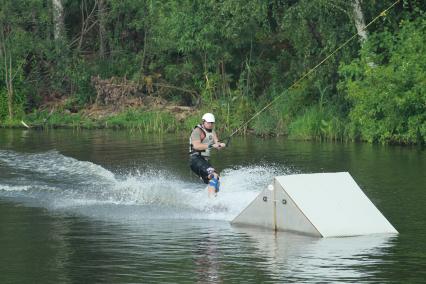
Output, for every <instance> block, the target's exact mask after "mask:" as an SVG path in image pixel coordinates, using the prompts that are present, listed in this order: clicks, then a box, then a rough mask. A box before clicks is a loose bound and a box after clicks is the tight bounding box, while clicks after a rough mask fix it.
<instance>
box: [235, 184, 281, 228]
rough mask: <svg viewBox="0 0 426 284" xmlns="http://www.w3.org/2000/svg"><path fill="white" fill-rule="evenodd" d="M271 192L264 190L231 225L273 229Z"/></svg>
mask: <svg viewBox="0 0 426 284" xmlns="http://www.w3.org/2000/svg"><path fill="white" fill-rule="evenodd" d="M272 194H273V192H272V191H270V190H268V189H267V188H265V189H264V190H262V192H261V193H260V194H259V195H258V196H257V197H256V198H255V199H254V200H253V201H252V202H251V203H250V204H249V206H247V207H246V209H244V210H243V211H242V212H241V213H240V214H239V215H238V216H237V217H236V218H235V219H234V220H233V221H232V222H231V223H232V224H234V223H235V224H240V225H255V226H258V227H263V228H268V229H274V208H273V196H272Z"/></svg>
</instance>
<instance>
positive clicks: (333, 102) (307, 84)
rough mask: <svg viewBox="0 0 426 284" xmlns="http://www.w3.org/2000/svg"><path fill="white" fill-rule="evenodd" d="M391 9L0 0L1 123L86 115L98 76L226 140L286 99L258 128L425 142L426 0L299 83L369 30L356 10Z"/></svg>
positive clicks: (249, 0)
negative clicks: (194, 112)
mask: <svg viewBox="0 0 426 284" xmlns="http://www.w3.org/2000/svg"><path fill="white" fill-rule="evenodd" d="M393 2H394V1H393V0H385V1H364V2H361V1H360V0H352V1H344V0H267V1H255V0H202V1H201V0H182V1H171V0H165V1H153V0H141V1H120V0H76V1H71V0H13V1H12V0H1V5H0V63H1V64H0V79H1V80H0V120H1V121H3V122H5V121H7V120H9V121H10V120H13V119H15V120H16V119H20V118H23V117H24V116H26V118H27V117H28V118H31V117H33V118H34V117H38V116H39V115H38V114H37V112H40V111H41V109H43V108H44V106H45V105H46V103H47V102H49V101H52V100H55V99H61V100H62V101H64V100H65V101H66V108H69V109H72V111H73V112H76V111H79V110H82V109H84V108H87V107H88V106H89V105H92V104H93V103H94V102H95V100H96V90H95V88H94V86H93V81H92V78H93V77H95V76H99V77H100V78H102V79H109V78H112V77H117V78H126V80H129V81H131V82H135V84H138V85H139V86H144V87H143V88H141V91H140V92H139V93H138V94H137V95H138V96H147V95H150V96H157V97H162V98H163V99H166V100H168V101H169V102H173V103H175V104H179V105H188V106H195V107H196V108H197V109H199V110H200V111H206V110H209V111H212V112H214V113H215V114H217V116H218V117H219V121H220V122H221V123H220V124H221V125H222V128H223V130H225V131H228V132H230V131H232V130H234V129H236V128H237V127H239V126H240V125H241V124H242V123H243V122H245V121H247V120H248V119H249V118H250V117H251V116H252V115H253V114H254V113H256V112H257V111H259V110H260V109H262V108H263V106H264V105H266V104H267V103H268V102H270V101H271V100H273V99H274V98H275V97H276V96H280V99H279V100H277V102H276V103H275V104H273V105H272V106H271V108H269V109H268V110H267V111H266V112H263V113H262V114H261V115H260V116H259V117H258V118H257V119H255V120H253V121H252V122H251V123H250V124H249V126H248V128H249V129H253V130H254V131H255V133H257V134H259V135H269V134H275V135H289V136H290V137H294V138H297V139H332V140H345V139H360V140H366V141H372V142H376V141H377V142H384V143H388V142H397V143H423V142H424V140H425V137H426V126H425V108H426V103H425V90H426V87H425V81H424V78H425V76H424V75H425V72H426V65H425V59H426V58H425V55H424V54H426V53H425V47H424V39H425V38H426V34H425V22H424V20H423V19H424V16H425V14H424V11H425V10H426V3H425V2H424V1H422V0H412V1H409V0H401V1H400V3H398V4H397V5H396V6H395V7H394V8H393V9H391V10H390V11H389V12H388V13H387V14H386V15H382V17H381V18H380V19H379V20H378V21H377V22H375V23H374V24H373V25H371V26H370V27H369V28H368V37H367V40H366V41H365V42H363V41H361V40H358V39H356V40H354V41H352V42H350V44H348V45H346V46H345V47H344V48H343V49H341V50H340V51H339V52H338V53H336V54H335V55H334V56H333V57H332V58H330V60H328V61H327V62H326V63H325V64H323V65H322V66H321V67H320V68H318V69H317V70H316V71H315V72H314V73H313V74H312V75H310V76H309V77H308V78H307V79H305V80H304V81H302V82H301V83H300V84H298V85H297V86H296V87H295V88H292V89H290V90H288V89H287V88H288V87H289V86H290V85H291V84H292V83H293V82H294V81H295V80H297V79H298V78H299V77H300V76H302V75H303V74H304V73H305V72H307V70H309V69H310V68H311V67H313V66H315V65H316V64H317V63H318V62H320V61H321V60H322V59H323V58H324V57H325V56H327V55H328V54H330V53H331V52H333V51H334V50H335V49H336V48H337V47H338V46H340V45H341V44H342V43H343V42H344V41H345V40H346V39H348V38H349V37H351V36H352V35H353V34H355V33H356V32H357V29H356V27H357V22H356V19H355V16H354V15H355V14H354V7H355V3H361V4H362V5H361V11H362V16H363V17H364V18H365V22H369V21H370V20H372V19H373V18H374V17H375V16H377V15H378V14H379V13H380V12H381V11H383V9H385V8H387V7H388V6H389V5H391V4H392V3H393ZM58 3H59V4H60V5H59V6H58ZM135 112H136V113H138V110H135ZM129 113H132V111H131V112H128V111H126V113H125V114H123V115H121V116H118V118H117V119H118V120H120V118H121V119H122V118H124V117H127V116H128V115H129ZM154 116H155V115H154ZM154 116H153V117H154ZM50 117H53V116H50ZM79 117H80V115H79ZM144 117H146V118H147V119H148V117H151V116H149V115H146V116H144ZM126 119H127V118H126ZM126 119H125V120H126ZM189 120H190V121H191V120H194V118H189ZM111 121H115V120H114V119H112V120H111ZM120 121H121V120H120ZM4 124H7V123H3V125H4ZM116 124H117V123H116ZM117 125H121V124H120V123H119V124H117ZM154 128H156V127H154ZM172 128H173V129H177V127H172ZM244 130H247V129H244Z"/></svg>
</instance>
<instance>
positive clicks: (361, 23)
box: [352, 0, 367, 43]
mask: <svg viewBox="0 0 426 284" xmlns="http://www.w3.org/2000/svg"><path fill="white" fill-rule="evenodd" d="M361 1H362V0H353V2H352V8H353V14H354V21H355V27H356V30H357V32H358V35H359V38H360V41H361V43H363V42H365V41H366V40H367V30H366V27H365V20H364V14H363V13H362V9H361Z"/></svg>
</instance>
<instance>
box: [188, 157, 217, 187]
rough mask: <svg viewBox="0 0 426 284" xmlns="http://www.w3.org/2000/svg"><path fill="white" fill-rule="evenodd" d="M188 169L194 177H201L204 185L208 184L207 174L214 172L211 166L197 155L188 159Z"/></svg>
mask: <svg viewBox="0 0 426 284" xmlns="http://www.w3.org/2000/svg"><path fill="white" fill-rule="evenodd" d="M190 167H191V170H192V171H193V172H194V173H195V174H196V175H198V176H199V177H201V179H202V180H203V182H204V183H205V184H208V183H209V178H208V176H209V174H211V173H212V172H214V171H215V170H214V168H213V167H212V165H210V163H209V162H208V161H207V160H206V159H204V158H203V157H201V156H199V155H192V156H191V157H190Z"/></svg>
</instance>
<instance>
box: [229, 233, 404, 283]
mask: <svg viewBox="0 0 426 284" xmlns="http://www.w3.org/2000/svg"><path fill="white" fill-rule="evenodd" d="M235 230H236V231H237V232H239V233H241V234H246V235H248V236H249V237H250V239H251V240H253V244H254V245H255V247H256V249H257V252H258V253H259V254H261V255H264V257H265V259H267V261H266V263H265V266H264V268H265V269H268V270H269V271H270V274H271V275H273V276H274V278H275V277H276V278H277V279H281V277H282V275H285V277H287V278H289V279H299V280H314V279H321V281H325V282H333V281H335V280H336V279H339V281H347V282H352V281H354V282H357V281H358V280H359V279H370V280H373V279H374V280H375V281H377V280H380V279H377V278H375V275H374V270H369V267H374V266H375V265H380V263H381V262H382V261H383V260H382V259H381V257H382V256H383V255H385V254H386V253H387V252H386V249H388V248H389V247H391V246H392V245H393V243H392V241H393V239H395V238H397V237H396V236H395V235H370V236H358V237H346V238H312V237H307V236H302V235H297V234H291V233H285V232H280V233H278V234H275V233H271V232H269V231H261V230H255V229H250V228H242V227H236V228H235ZM301 272H303V273H301ZM281 280H283V279H281Z"/></svg>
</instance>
